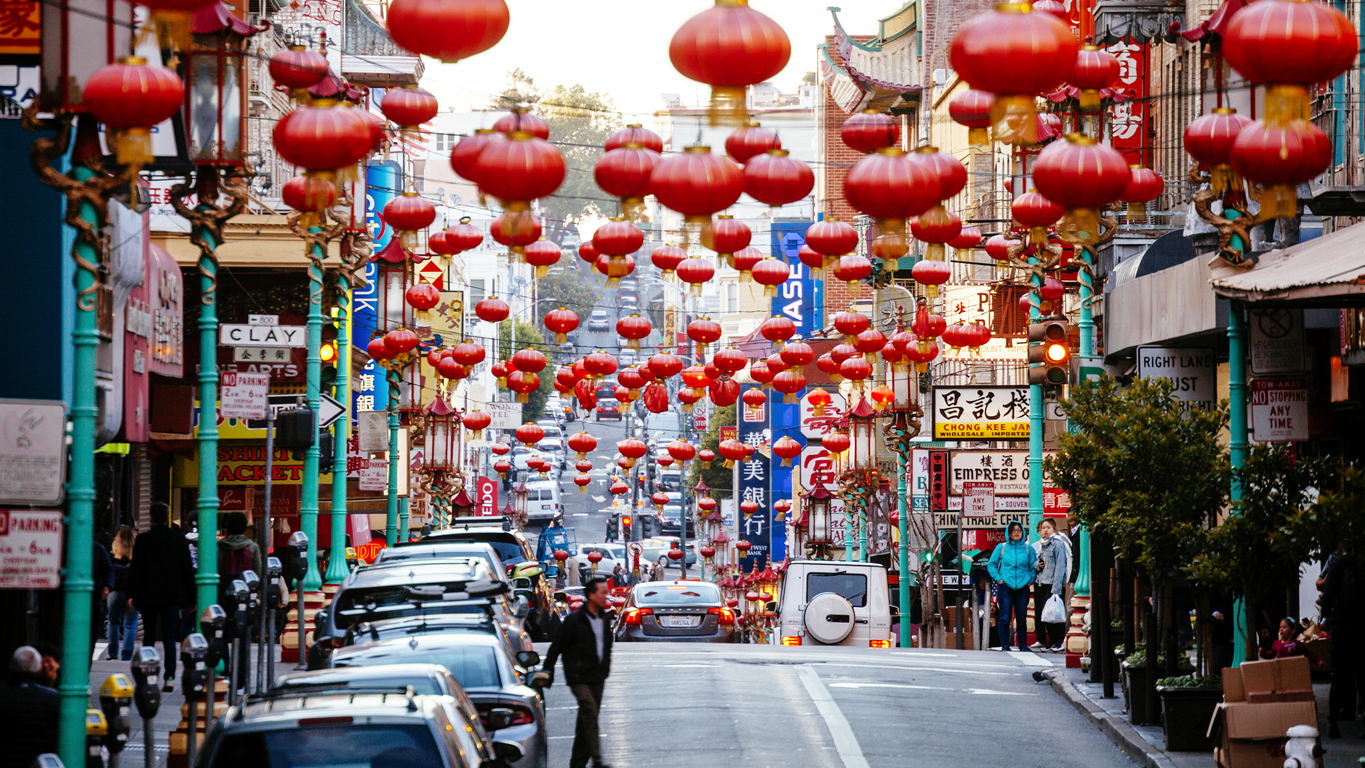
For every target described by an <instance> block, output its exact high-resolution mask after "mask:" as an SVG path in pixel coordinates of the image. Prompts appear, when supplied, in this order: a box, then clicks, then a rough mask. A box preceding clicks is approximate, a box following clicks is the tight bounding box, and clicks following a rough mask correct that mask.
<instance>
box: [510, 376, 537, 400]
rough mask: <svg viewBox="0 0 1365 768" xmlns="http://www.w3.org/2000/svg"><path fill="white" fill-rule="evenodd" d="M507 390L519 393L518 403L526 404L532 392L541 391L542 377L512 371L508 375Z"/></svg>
mask: <svg viewBox="0 0 1365 768" xmlns="http://www.w3.org/2000/svg"><path fill="white" fill-rule="evenodd" d="M507 388H508V389H510V390H512V391H513V392H516V393H517V402H518V403H524V402H526V401H527V400H528V399H529V398H530V396H531V393H532V392H535V391H536V390H537V389H540V376H539V375H538V374H534V373H527V372H526V371H512V372H510V373H508V374H507Z"/></svg>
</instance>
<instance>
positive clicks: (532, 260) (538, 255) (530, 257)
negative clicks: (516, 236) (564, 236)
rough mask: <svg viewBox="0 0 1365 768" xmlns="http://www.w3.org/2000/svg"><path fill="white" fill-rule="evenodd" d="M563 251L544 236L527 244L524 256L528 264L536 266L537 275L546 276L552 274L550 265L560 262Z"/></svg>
mask: <svg viewBox="0 0 1365 768" xmlns="http://www.w3.org/2000/svg"><path fill="white" fill-rule="evenodd" d="M560 255H561V251H560V250H559V246H558V245H556V244H555V243H552V242H550V241H549V240H546V239H544V238H541V239H539V240H537V241H535V242H534V243H531V244H530V245H528V246H526V252H525V253H524V254H522V258H523V259H525V260H526V263H527V264H530V265H531V266H533V267H535V268H536V277H545V276H546V275H548V274H550V267H552V266H554V265H555V264H558V263H559V257H560Z"/></svg>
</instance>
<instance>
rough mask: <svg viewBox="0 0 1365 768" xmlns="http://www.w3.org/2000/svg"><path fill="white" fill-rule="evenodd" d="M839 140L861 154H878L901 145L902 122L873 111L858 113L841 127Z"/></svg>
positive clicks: (849, 117)
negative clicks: (882, 150) (884, 149)
mask: <svg viewBox="0 0 1365 768" xmlns="http://www.w3.org/2000/svg"><path fill="white" fill-rule="evenodd" d="M839 138H840V139H843V142H844V143H845V144H847V145H848V146H849V147H851V148H853V149H856V150H857V151H859V152H876V151H877V150H879V149H882V148H883V147H894V146H896V145H897V144H898V143H900V140H901V127H900V122H899V121H898V120H896V119H894V118H892V117H891V116H890V115H887V114H883V113H881V112H878V111H876V110H873V109H869V110H866V111H864V112H856V113H854V114H852V115H849V116H848V118H847V119H845V120H844V124H843V125H841V126H839Z"/></svg>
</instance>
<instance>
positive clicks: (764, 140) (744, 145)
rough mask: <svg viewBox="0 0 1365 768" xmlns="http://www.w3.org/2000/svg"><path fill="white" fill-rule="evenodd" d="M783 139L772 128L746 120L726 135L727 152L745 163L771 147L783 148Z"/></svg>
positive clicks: (736, 160) (738, 161)
mask: <svg viewBox="0 0 1365 768" xmlns="http://www.w3.org/2000/svg"><path fill="white" fill-rule="evenodd" d="M781 148H782V140H781V139H779V138H778V137H777V132H776V131H774V130H772V129H771V128H764V127H763V126H761V125H759V124H758V123H756V122H753V121H750V122H746V123H744V124H743V125H741V126H740V127H738V128H736V129H735V130H734V131H733V132H731V134H730V135H729V136H727V137H725V154H727V155H729V156H730V157H731V158H733V159H734V161H735V162H736V163H739V164H740V165H743V164H744V163H747V162H749V160H750V159H751V158H754V157H757V156H759V155H761V154H763V153H764V152H767V151H768V150H770V149H781Z"/></svg>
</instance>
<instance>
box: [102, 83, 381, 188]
mask: <svg viewBox="0 0 1365 768" xmlns="http://www.w3.org/2000/svg"><path fill="white" fill-rule="evenodd" d="M87 87H88V86H87ZM360 112H361V110H356V109H350V108H347V107H339V106H336V105H334V104H333V103H332V102H328V101H319V102H315V103H314V104H312V105H311V106H300V107H299V108H298V109H296V110H294V111H293V112H290V113H289V114H287V115H285V116H284V117H283V118H282V119H281V120H280V121H279V122H278V123H276V124H275V130H274V132H273V133H272V134H271V138H272V140H273V141H274V144H275V151H276V152H277V153H278V154H279V156H280V159H282V160H284V161H285V162H287V163H290V164H292V165H296V166H298V167H300V168H303V169H305V170H307V171H310V172H313V173H332V172H335V171H337V170H339V169H342V168H349V167H351V166H353V165H355V164H356V163H358V162H360V161H361V160H362V159H363V158H364V157H365V156H366V155H368V154H369V153H370V149H371V148H372V147H373V145H374V141H373V135H372V134H371V133H370V124H369V123H368V122H367V121H366V120H365V118H363V117H361V116H360Z"/></svg>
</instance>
